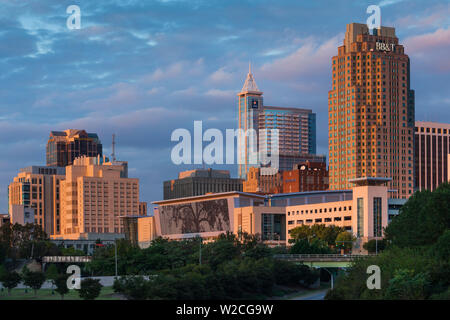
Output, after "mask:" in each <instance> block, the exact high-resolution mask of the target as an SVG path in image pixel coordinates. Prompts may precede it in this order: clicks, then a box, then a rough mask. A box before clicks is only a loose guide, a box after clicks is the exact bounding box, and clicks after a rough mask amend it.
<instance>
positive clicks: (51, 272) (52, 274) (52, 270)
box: [45, 264, 59, 286]
mask: <svg viewBox="0 0 450 320" xmlns="http://www.w3.org/2000/svg"><path fill="white" fill-rule="evenodd" d="M58 276H59V274H58V268H57V267H56V265H54V264H50V265H49V267H48V269H47V271H46V272H45V277H46V278H47V279H49V280H51V282H52V285H53V286H54V285H55V281H56V279H57V278H58Z"/></svg>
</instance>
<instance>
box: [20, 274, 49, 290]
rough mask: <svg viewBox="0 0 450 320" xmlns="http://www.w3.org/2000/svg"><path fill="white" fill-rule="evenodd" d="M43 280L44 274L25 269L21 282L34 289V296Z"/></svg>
mask: <svg viewBox="0 0 450 320" xmlns="http://www.w3.org/2000/svg"><path fill="white" fill-rule="evenodd" d="M44 281H45V274H44V273H42V272H33V271H27V272H25V273H24V274H23V283H24V285H26V286H27V287H30V288H31V289H33V290H34V296H36V294H37V291H38V290H39V289H40V288H41V287H42V284H43V283H44Z"/></svg>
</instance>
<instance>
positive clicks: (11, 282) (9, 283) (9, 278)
mask: <svg viewBox="0 0 450 320" xmlns="http://www.w3.org/2000/svg"><path fill="white" fill-rule="evenodd" d="M21 280H22V278H21V276H20V275H19V274H18V273H17V272H15V271H12V272H6V273H3V274H2V275H1V278H0V282H1V283H2V284H3V286H4V287H5V288H7V289H8V295H11V290H12V289H14V288H15V287H17V285H18V284H19V283H20V281H21Z"/></svg>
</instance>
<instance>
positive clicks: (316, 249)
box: [290, 239, 332, 254]
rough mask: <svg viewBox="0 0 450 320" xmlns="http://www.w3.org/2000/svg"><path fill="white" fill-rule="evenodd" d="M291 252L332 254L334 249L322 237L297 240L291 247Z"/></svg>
mask: <svg viewBox="0 0 450 320" xmlns="http://www.w3.org/2000/svg"><path fill="white" fill-rule="evenodd" d="M290 253H291V254H330V253H332V250H331V249H330V248H329V247H328V246H327V243H326V242H325V241H323V240H320V239H314V240H312V241H311V242H308V240H306V239H301V240H298V241H296V242H295V244H294V245H293V246H292V247H291V248H290Z"/></svg>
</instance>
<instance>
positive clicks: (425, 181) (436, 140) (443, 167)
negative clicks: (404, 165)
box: [414, 121, 450, 191]
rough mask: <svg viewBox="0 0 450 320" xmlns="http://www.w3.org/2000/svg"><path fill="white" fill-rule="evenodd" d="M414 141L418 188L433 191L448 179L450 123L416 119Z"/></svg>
mask: <svg viewBox="0 0 450 320" xmlns="http://www.w3.org/2000/svg"><path fill="white" fill-rule="evenodd" d="M414 143H415V146H414V153H415V155H414V165H415V170H414V174H415V179H414V181H415V185H416V188H417V189H418V190H430V191H433V190H435V189H436V188H437V187H438V186H439V185H440V184H441V183H443V182H446V181H447V180H448V174H449V167H448V156H449V154H450V124H448V123H437V122H424V121H416V129H415V137H414Z"/></svg>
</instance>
